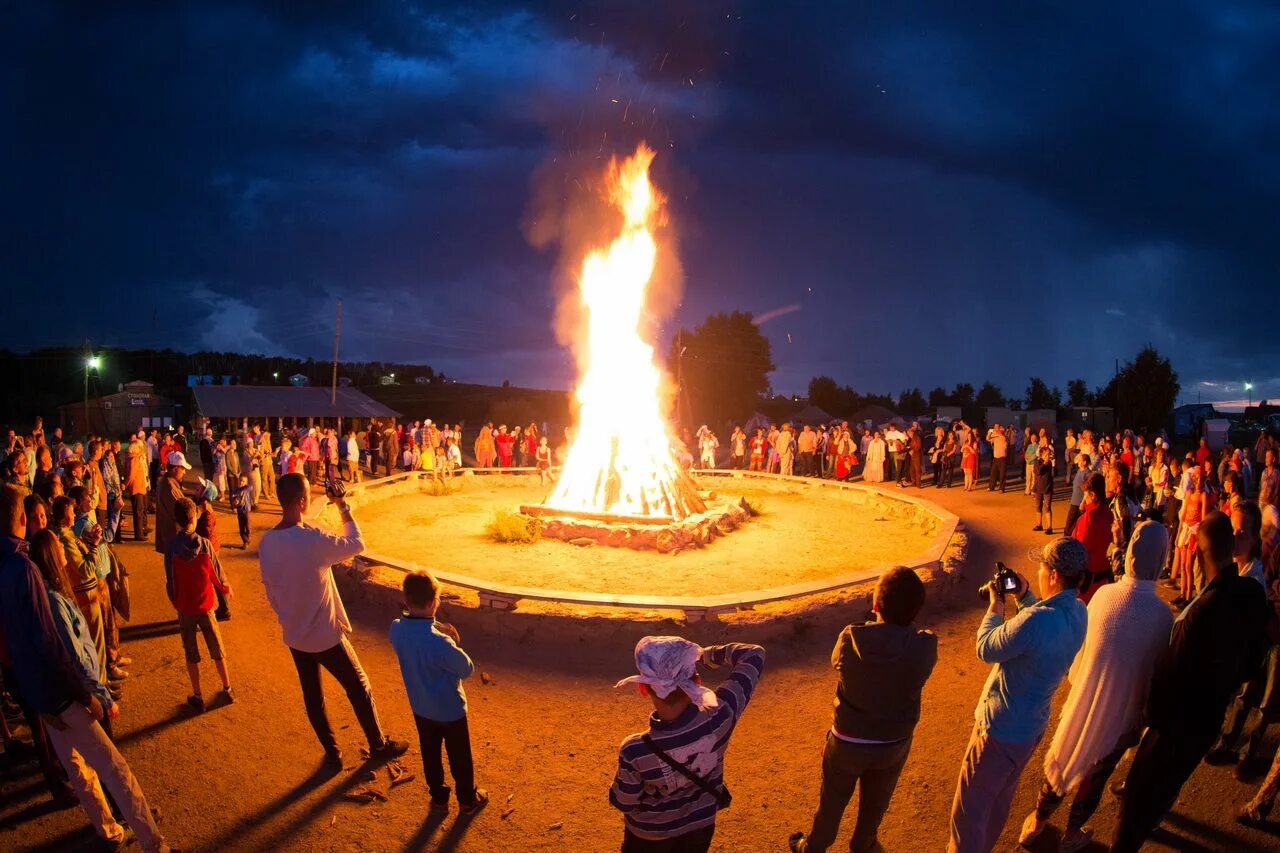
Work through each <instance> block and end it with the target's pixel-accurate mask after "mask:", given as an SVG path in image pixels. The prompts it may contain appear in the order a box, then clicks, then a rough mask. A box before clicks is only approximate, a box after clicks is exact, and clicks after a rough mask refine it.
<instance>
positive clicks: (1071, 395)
mask: <svg viewBox="0 0 1280 853" xmlns="http://www.w3.org/2000/svg"><path fill="white" fill-rule="evenodd" d="M1067 405H1068V406H1092V405H1093V395H1092V394H1090V393H1089V385H1088V383H1086V382H1085V381H1084V380H1083V379H1072V380H1071V381H1070V382H1068V383H1067Z"/></svg>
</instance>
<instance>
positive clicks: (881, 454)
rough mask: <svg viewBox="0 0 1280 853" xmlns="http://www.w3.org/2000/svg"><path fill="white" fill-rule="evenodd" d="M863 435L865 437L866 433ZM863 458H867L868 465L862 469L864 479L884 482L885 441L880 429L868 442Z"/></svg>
mask: <svg viewBox="0 0 1280 853" xmlns="http://www.w3.org/2000/svg"><path fill="white" fill-rule="evenodd" d="M868 432H870V431H869V430H868ZM863 436H864V437H865V436H866V433H864V434H863ZM862 458H863V459H865V460H866V465H865V466H863V469H862V479H863V480H864V481H865V482H868V483H883V482H884V473H885V472H884V466H885V442H884V437H883V436H882V435H881V434H880V431H879V430H876V432H875V435H874V436H873V437H872V438H871V440H870V441H868V442H867V449H866V452H865V453H863V454H862Z"/></svg>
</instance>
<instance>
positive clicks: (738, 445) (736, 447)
mask: <svg viewBox="0 0 1280 853" xmlns="http://www.w3.org/2000/svg"><path fill="white" fill-rule="evenodd" d="M729 467H730V468H733V469H734V470H737V471H741V470H742V469H744V468H746V467H747V434H746V433H745V432H743V431H742V427H740V426H735V427H734V428H733V433H732V434H731V435H730V436H729Z"/></svg>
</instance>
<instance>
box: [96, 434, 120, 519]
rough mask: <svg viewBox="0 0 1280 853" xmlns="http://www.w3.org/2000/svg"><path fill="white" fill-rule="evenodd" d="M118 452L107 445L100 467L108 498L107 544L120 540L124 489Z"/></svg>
mask: <svg viewBox="0 0 1280 853" xmlns="http://www.w3.org/2000/svg"><path fill="white" fill-rule="evenodd" d="M116 450H117V448H116V447H115V446H114V445H107V446H106V449H105V450H104V452H103V454H102V460H101V461H100V463H99V466H98V469H99V471H101V473H102V487H103V489H104V490H105V491H106V498H107V514H106V518H105V519H104V520H103V522H102V523H103V525H104V527H105V531H106V541H107V542H115V541H116V540H117V539H119V538H120V516H121V503H120V496H121V493H122V487H121V483H120V468H119V466H117V465H116Z"/></svg>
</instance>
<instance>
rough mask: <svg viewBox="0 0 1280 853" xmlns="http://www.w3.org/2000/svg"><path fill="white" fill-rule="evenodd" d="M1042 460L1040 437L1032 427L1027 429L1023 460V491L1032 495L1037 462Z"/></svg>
mask: <svg viewBox="0 0 1280 853" xmlns="http://www.w3.org/2000/svg"><path fill="white" fill-rule="evenodd" d="M1039 460H1040V443H1039V439H1038V438H1037V437H1036V436H1035V435H1034V434H1033V433H1032V432H1031V427H1027V429H1026V443H1025V444H1024V445H1023V449H1022V461H1023V463H1024V465H1023V467H1024V471H1023V475H1022V476H1023V480H1022V483H1023V488H1022V490H1023V492H1024V493H1026V494H1028V495H1030V494H1031V490H1032V488H1033V487H1034V486H1035V482H1036V463H1037V462H1039Z"/></svg>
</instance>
